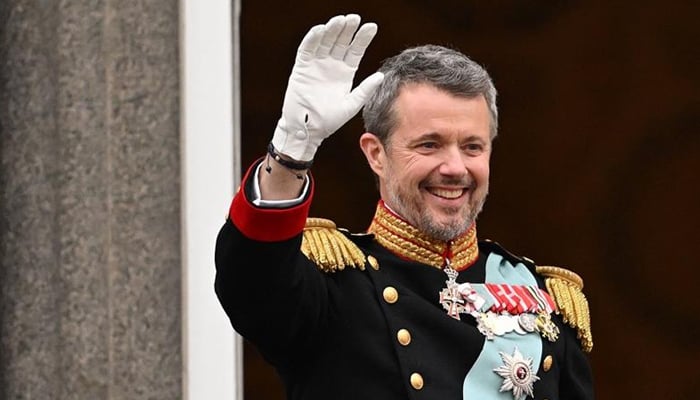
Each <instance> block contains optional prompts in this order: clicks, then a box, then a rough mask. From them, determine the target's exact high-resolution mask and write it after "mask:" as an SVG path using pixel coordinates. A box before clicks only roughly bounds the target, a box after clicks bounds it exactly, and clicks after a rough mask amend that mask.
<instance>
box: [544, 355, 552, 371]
mask: <svg viewBox="0 0 700 400" xmlns="http://www.w3.org/2000/svg"><path fill="white" fill-rule="evenodd" d="M552 361H553V360H552V356H547V357H545V358H544V361H542V369H543V370H544V372H547V371H549V370H550V368H552Z"/></svg>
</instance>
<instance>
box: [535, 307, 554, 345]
mask: <svg viewBox="0 0 700 400" xmlns="http://www.w3.org/2000/svg"><path fill="white" fill-rule="evenodd" d="M535 328H536V329H537V332H539V333H540V335H542V337H545V338H547V340H549V341H550V342H555V341H556V340H557V339H558V338H559V328H558V327H557V325H556V324H555V323H554V322H553V321H552V317H551V316H550V315H549V314H547V313H545V312H541V313H539V314H538V315H537V318H536V319H535Z"/></svg>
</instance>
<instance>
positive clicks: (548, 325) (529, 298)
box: [440, 259, 559, 342]
mask: <svg viewBox="0 0 700 400" xmlns="http://www.w3.org/2000/svg"><path fill="white" fill-rule="evenodd" d="M444 271H445V274H446V275H447V280H446V281H445V283H446V285H447V286H446V287H445V288H443V289H442V290H441V291H440V304H441V305H442V307H443V308H444V309H445V311H446V312H447V315H449V316H450V317H452V318H454V319H457V320H459V319H461V316H460V315H461V314H468V315H471V316H472V317H473V318H475V320H476V322H477V328H478V329H479V332H481V333H482V334H483V335H484V336H485V337H486V338H487V339H489V340H492V339H493V338H494V336H502V335H505V334H506V333H510V332H515V333H518V334H521V335H525V334H528V333H532V332H537V333H539V334H540V335H542V337H544V338H545V339H547V340H549V341H551V342H554V341H556V340H557V338H559V328H558V327H557V326H556V324H554V322H553V321H552V318H551V314H552V312H554V311H556V304H555V303H554V301H553V300H552V298H551V297H550V296H549V294H548V293H547V292H545V291H544V290H542V289H540V288H538V287H535V286H528V285H508V284H496V283H457V275H458V272H457V271H456V270H454V269H453V268H452V267H451V266H450V263H449V259H448V260H446V265H445V268H444Z"/></svg>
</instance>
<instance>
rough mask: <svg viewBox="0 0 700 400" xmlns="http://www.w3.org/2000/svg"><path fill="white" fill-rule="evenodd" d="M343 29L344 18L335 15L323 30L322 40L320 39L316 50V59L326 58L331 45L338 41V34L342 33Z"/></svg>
mask: <svg viewBox="0 0 700 400" xmlns="http://www.w3.org/2000/svg"><path fill="white" fill-rule="evenodd" d="M344 27H345V16H344V15H336V16H335V17H333V18H331V19H329V20H328V22H327V23H326V27H325V30H324V34H323V38H322V39H321V44H320V45H319V46H318V49H316V57H317V58H324V57H327V56H328V55H329V54H330V52H331V48H332V47H333V45H335V42H336V41H337V40H338V36H339V35H340V32H342V31H343V28H344Z"/></svg>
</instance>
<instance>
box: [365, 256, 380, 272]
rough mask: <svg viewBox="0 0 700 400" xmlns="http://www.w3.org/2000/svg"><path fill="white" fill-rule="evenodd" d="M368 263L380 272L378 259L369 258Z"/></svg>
mask: <svg viewBox="0 0 700 400" xmlns="http://www.w3.org/2000/svg"><path fill="white" fill-rule="evenodd" d="M367 262H368V263H369V265H370V267H372V268H374V270H375V271H379V262H378V261H377V259H376V258H374V257H372V256H367Z"/></svg>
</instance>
